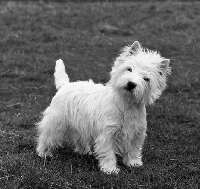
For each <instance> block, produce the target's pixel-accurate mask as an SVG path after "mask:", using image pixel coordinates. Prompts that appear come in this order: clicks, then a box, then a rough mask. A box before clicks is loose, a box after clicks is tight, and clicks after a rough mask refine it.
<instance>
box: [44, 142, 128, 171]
mask: <svg viewBox="0 0 200 189" xmlns="http://www.w3.org/2000/svg"><path fill="white" fill-rule="evenodd" d="M116 157H117V165H118V166H119V167H120V168H122V170H124V171H125V172H129V173H130V172H132V168H129V167H126V166H125V165H124V164H123V163H122V157H121V156H119V155H116ZM47 164H49V165H50V164H51V165H54V164H55V165H60V166H61V168H62V169H63V171H64V172H65V171H67V170H66V169H68V172H71V173H74V172H75V173H78V172H99V163H98V160H97V158H96V156H95V155H94V154H92V155H89V154H86V155H83V154H79V153H77V152H75V151H74V147H73V145H71V144H67V145H64V147H62V148H57V149H55V150H54V151H53V156H52V157H51V158H47V159H46V165H47Z"/></svg>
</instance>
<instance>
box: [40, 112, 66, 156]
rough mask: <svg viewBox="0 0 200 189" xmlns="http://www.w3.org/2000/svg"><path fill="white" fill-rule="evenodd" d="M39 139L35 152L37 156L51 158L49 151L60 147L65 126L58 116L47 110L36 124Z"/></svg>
mask: <svg viewBox="0 0 200 189" xmlns="http://www.w3.org/2000/svg"><path fill="white" fill-rule="evenodd" d="M38 130H39V137H38V141H37V143H38V145H37V152H38V154H39V156H41V157H46V156H51V151H52V149H54V148H55V147H57V146H62V143H63V141H64V137H66V136H65V134H66V130H67V126H66V125H65V123H63V122H62V120H61V118H60V116H59V115H58V114H55V111H51V110H50V108H47V109H46V111H45V112H44V117H43V119H42V121H41V122H39V123H38Z"/></svg>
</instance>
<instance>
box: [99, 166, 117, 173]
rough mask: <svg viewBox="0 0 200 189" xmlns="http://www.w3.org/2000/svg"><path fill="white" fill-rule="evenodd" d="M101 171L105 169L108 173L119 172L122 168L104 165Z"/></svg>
mask: <svg viewBox="0 0 200 189" xmlns="http://www.w3.org/2000/svg"><path fill="white" fill-rule="evenodd" d="M101 171H103V172H104V173H106V174H113V173H114V174H118V173H119V171H120V169H119V168H117V167H102V168H101Z"/></svg>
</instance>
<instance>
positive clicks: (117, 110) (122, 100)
mask: <svg viewBox="0 0 200 189" xmlns="http://www.w3.org/2000/svg"><path fill="white" fill-rule="evenodd" d="M169 62H170V60H169V59H165V58H163V57H161V56H160V54H159V53H158V52H155V51H151V50H148V49H144V48H142V47H141V45H140V44H139V42H137V41H136V42H134V43H133V44H132V45H131V46H127V47H125V48H124V49H123V51H122V52H121V54H120V55H119V57H118V58H117V59H116V61H115V62H114V66H113V67H112V71H111V74H110V75H111V78H110V81H109V82H108V83H107V84H106V85H105V86H104V85H102V84H95V83H93V82H92V81H91V80H90V81H78V82H71V83H70V82H69V78H68V76H67V74H66V72H65V67H64V64H63V61H62V60H58V61H57V62H56V70H55V74H54V76H55V84H56V88H57V89H58V92H57V93H56V95H55V96H54V97H53V99H52V102H51V104H50V106H49V107H48V108H47V109H46V110H45V111H44V113H43V119H42V120H41V122H39V123H38V130H39V138H38V146H37V152H38V153H39V156H41V157H46V156H49V155H51V151H52V149H53V148H55V147H58V146H62V144H63V142H64V141H65V140H66V139H67V140H68V139H71V140H72V141H73V142H74V145H75V151H76V152H78V153H80V154H87V153H92V151H91V148H92V149H93V150H94V154H95V155H96V157H97V159H98V160H99V165H100V168H101V170H102V171H104V172H106V173H111V172H115V173H118V171H119V168H117V167H116V156H115V154H120V155H121V156H122V157H123V163H124V164H126V165H127V166H140V165H142V161H141V150H142V146H143V143H144V139H145V136H146V129H147V122H146V108H145V106H146V105H148V104H152V103H153V102H154V101H155V100H156V99H158V98H159V97H160V95H161V93H162V91H163V90H164V89H165V87H166V76H167V75H168V74H170V67H169Z"/></svg>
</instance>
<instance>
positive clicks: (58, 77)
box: [54, 59, 69, 90]
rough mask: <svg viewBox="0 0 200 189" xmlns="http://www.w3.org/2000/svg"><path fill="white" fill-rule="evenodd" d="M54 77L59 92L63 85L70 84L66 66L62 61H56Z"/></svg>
mask: <svg viewBox="0 0 200 189" xmlns="http://www.w3.org/2000/svg"><path fill="white" fill-rule="evenodd" d="M54 77H55V85H56V89H57V90H59V89H60V88H61V87H62V86H63V85H65V84H67V83H69V77H68V75H67V74H66V72H65V65H64V63H63V61H62V60H61V59H59V60H57V61H56V67H55V73H54Z"/></svg>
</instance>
